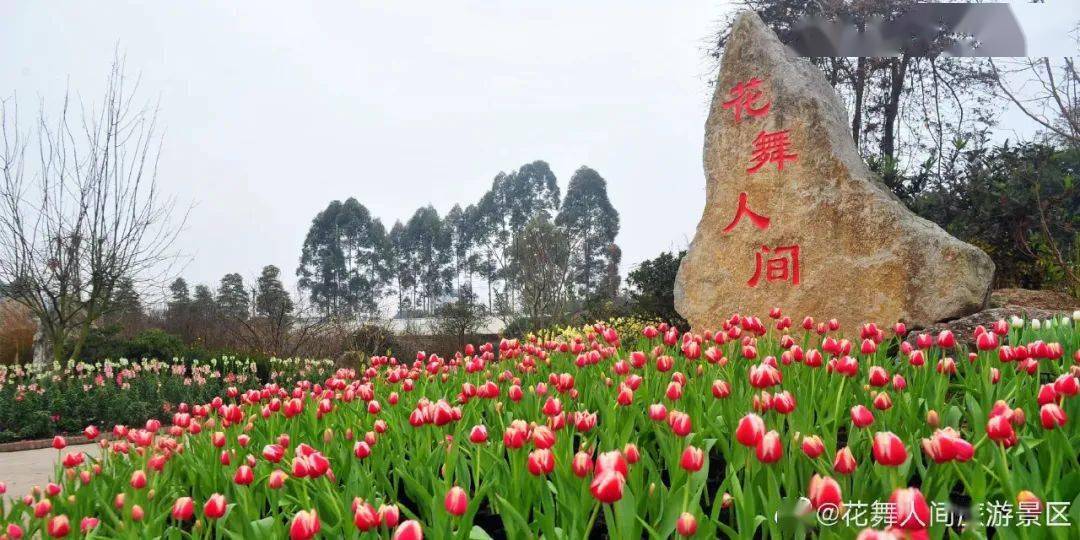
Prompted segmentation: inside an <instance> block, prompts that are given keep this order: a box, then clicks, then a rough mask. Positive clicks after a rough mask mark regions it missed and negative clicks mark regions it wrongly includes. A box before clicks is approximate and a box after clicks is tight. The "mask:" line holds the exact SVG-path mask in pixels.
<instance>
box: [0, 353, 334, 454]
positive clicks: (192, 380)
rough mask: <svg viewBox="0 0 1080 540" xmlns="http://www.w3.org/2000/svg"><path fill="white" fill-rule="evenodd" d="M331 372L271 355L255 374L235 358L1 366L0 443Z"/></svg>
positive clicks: (139, 419)
mask: <svg viewBox="0 0 1080 540" xmlns="http://www.w3.org/2000/svg"><path fill="white" fill-rule="evenodd" d="M332 371H333V368H332V364H331V363H330V362H329V361H297V360H277V359H274V360H271V361H270V365H269V372H268V373H265V374H264V375H263V377H262V378H260V377H259V376H257V366H256V364H255V362H250V361H247V360H238V359H235V358H222V359H212V360H209V361H206V362H199V361H198V360H195V361H192V362H190V363H188V362H181V361H172V362H165V361H161V360H141V361H128V360H125V359H120V360H116V361H109V360H106V361H104V362H101V363H97V364H87V363H83V362H78V363H75V362H72V363H70V364H68V365H67V366H59V365H54V366H50V367H49V368H48V369H37V368H35V367H33V366H3V365H0V443H3V442H8V441H13V440H21V439H32V438H42V437H52V436H53V435H55V434H58V433H76V432H79V431H81V430H82V429H83V428H84V427H86V426H87V425H99V426H104V425H108V426H112V425H114V424H142V423H143V422H145V421H146V420H149V419H152V418H158V419H163V420H164V419H167V418H169V417H170V416H171V415H172V413H173V412H175V408H176V405H177V404H178V403H183V402H186V403H201V402H205V401H209V400H210V399H212V398H213V397H214V396H218V395H224V394H225V392H226V391H227V389H228V388H230V387H231V388H237V389H241V390H246V389H249V388H257V387H260V386H261V385H262V384H263V383H264V382H267V381H266V380H261V379H269V381H270V382H277V383H279V384H286V385H291V384H292V383H293V382H295V381H298V380H300V379H303V378H308V377H312V376H316V377H317V376H324V375H325V374H328V373H330V372H332Z"/></svg>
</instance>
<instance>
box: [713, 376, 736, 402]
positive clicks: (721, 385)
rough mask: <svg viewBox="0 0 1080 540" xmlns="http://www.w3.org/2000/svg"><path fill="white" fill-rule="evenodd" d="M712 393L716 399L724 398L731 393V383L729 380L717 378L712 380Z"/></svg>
mask: <svg viewBox="0 0 1080 540" xmlns="http://www.w3.org/2000/svg"><path fill="white" fill-rule="evenodd" d="M712 394H713V396H714V397H715V398H716V399H723V398H726V397H728V396H730V395H731V385H729V384H728V383H727V381H722V380H720V379H716V380H715V381H713V382H712Z"/></svg>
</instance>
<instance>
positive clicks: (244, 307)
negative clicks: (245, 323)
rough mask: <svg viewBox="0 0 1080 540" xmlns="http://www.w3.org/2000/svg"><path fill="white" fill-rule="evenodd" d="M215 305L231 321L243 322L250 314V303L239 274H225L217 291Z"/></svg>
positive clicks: (242, 279)
mask: <svg viewBox="0 0 1080 540" xmlns="http://www.w3.org/2000/svg"><path fill="white" fill-rule="evenodd" d="M217 305H218V309H219V310H220V312H221V314H222V315H223V316H225V317H228V318H231V319H238V320H245V319H247V318H248V316H249V315H250V314H251V301H250V299H249V298H248V291H247V289H246V288H244V278H243V277H242V276H241V275H240V274H235V273H234V274H225V276H224V277H222V278H221V284H220V285H219V286H218V290H217Z"/></svg>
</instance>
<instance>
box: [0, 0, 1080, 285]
mask: <svg viewBox="0 0 1080 540" xmlns="http://www.w3.org/2000/svg"><path fill="white" fill-rule="evenodd" d="M494 4H495V3H493V2H479V1H477V2H458V1H455V2H450V1H439V2H390V1H385V2H318V3H317V4H315V5H314V6H309V5H307V3H301V2H252V3H243V4H242V6H243V7H240V5H241V4H239V3H234V2H229V3H218V2H170V3H164V2H155V3H148V5H137V4H126V3H117V2H77V3H69V2H64V3H60V2H21V3H18V5H16V3H15V2H5V3H4V4H3V6H0V51H2V53H0V54H2V55H3V61H4V69H3V70H0V96H3V97H7V96H10V95H12V94H14V93H17V94H18V101H19V102H20V104H21V105H22V106H23V107H24V109H25V110H32V109H34V108H36V106H37V104H38V100H39V99H44V100H45V102H46V104H48V105H56V104H57V103H58V100H59V98H60V97H61V96H62V94H63V92H64V89H65V88H66V87H69V86H70V88H71V89H72V90H73V91H75V92H78V93H79V94H80V95H81V96H82V98H83V99H84V100H86V101H88V102H89V101H95V100H97V99H99V96H100V94H101V90H102V87H103V82H104V79H105V75H106V72H107V69H108V67H109V64H110V61H111V59H112V56H113V51H114V49H116V48H117V47H119V49H120V50H121V51H122V52H124V53H125V54H126V56H127V66H128V71H129V72H131V73H136V74H140V75H141V77H142V87H141V88H142V97H144V98H146V99H149V100H160V106H161V113H160V117H159V119H160V121H161V123H162V124H163V125H164V126H165V128H166V131H165V142H164V149H163V153H162V156H161V162H160V169H159V182H160V184H161V185H162V187H163V189H164V190H165V191H166V192H167V193H170V194H173V195H175V196H177V198H178V200H179V201H181V203H184V204H194V205H195V206H194V209H193V210H192V212H191V214H190V217H189V219H188V222H187V225H186V229H185V230H184V232H183V234H182V235H181V236H180V241H179V243H178V245H177V246H176V247H177V249H179V250H180V251H182V252H183V253H184V254H186V256H187V260H188V261H189V262H188V263H187V265H186V267H185V268H184V269H183V274H184V276H185V277H186V278H188V280H189V281H190V282H194V283H210V284H216V283H217V281H218V280H219V279H220V277H221V276H222V275H223V274H225V273H228V272H239V273H241V274H242V275H244V276H245V278H251V277H254V276H255V275H257V273H258V271H259V269H260V268H261V267H262V266H263V265H266V264H275V265H277V266H279V267H281V268H282V270H283V274H284V275H285V277H286V278H287V282H288V284H289V285H290V286H291V285H292V283H294V282H295V278H294V271H295V269H296V265H297V262H298V258H299V254H300V246H301V244H302V242H303V239H304V235H305V233H306V231H307V228H308V225H309V224H310V221H311V219H312V217H314V215H315V214H316V213H317V212H318V211H319V210H321V209H323V208H324V207H325V206H326V205H327V203H329V202H330V201H331V200H334V199H345V198H347V197H356V198H357V199H358V200H359V201H360V202H361V203H363V204H364V205H365V206H367V207H368V208H369V209H370V210H371V212H372V213H373V214H374V215H375V216H378V217H380V218H382V220H383V222H384V223H386V225H387V227H389V226H390V225H391V224H393V222H394V221H395V220H398V219H400V220H403V221H404V220H406V219H408V217H409V216H410V215H411V214H412V213H413V211H415V209H416V208H418V207H420V206H423V205H427V204H432V205H434V206H435V208H436V209H437V210H438V211H439V212H440V214H445V212H446V211H447V210H448V209H449V208H450V207H451V206H452V205H453V204H455V203H461V204H462V205H463V206H464V205H466V204H469V203H472V202H475V201H476V200H477V199H478V198H479V197H480V196H481V195H482V194H483V193H484V191H486V190H487V189H488V188H489V187H490V185H491V180H492V178H493V177H494V176H495V174H496V173H498V172H499V171H508V170H511V169H515V168H517V167H518V166H520V165H522V164H524V163H527V162H530V161H533V160H536V159H543V160H546V161H547V162H548V163H550V164H551V167H552V169H553V170H554V172H555V174H556V175H557V176H558V178H559V184H560V187H561V189H562V190H563V192H564V193H565V190H566V185H567V182H568V181H569V179H570V176H571V174H572V173H573V171H574V170H575V169H577V168H578V167H579V166H581V165H589V166H590V167H592V168H594V169H596V170H597V171H599V172H600V174H601V175H603V176H604V178H606V179H607V182H608V193H609V196H610V198H611V202H612V204H613V205H614V206H615V208H616V209H618V210H619V212H620V213H621V216H622V229H621V232H620V233H619V237H618V239H617V241H618V243H619V245H620V246H622V248H623V254H624V255H623V275H625V273H626V270H627V269H628V268H630V267H632V266H633V265H636V264H637V263H639V262H640V261H642V260H644V259H646V258H651V257H653V256H655V255H656V254H658V253H659V252H660V251H663V250H674V249H680V248H683V247H685V246H686V244H688V242H689V240H690V238H691V237H692V236H693V232H694V227H695V225H696V223H697V220H698V218H699V217H700V215H701V211H702V207H703V204H704V202H703V197H704V179H703V174H702V165H701V148H702V135H703V131H704V126H703V123H704V120H705V116H706V113H707V105H708V100H709V95H710V89H709V84H708V75H709V73H710V66H711V63H710V61H709V59H708V58H707V57H706V55H705V48H706V41H707V38H708V37H709V36H710V35H711V34H712V33H713V32H714V31H715V28H716V25H717V23H718V21H719V20H720V19H721V18H722V16H723V15H724V13H726V11H727V9H728V4H729V2H724V1H717V0H713V1H706V0H680V1H679V2H657V1H648V2H627V1H624V0H610V1H598V0H596V1H590V2H580V1H573V2H572V1H554V2H552V1H548V2H542V3H541V2H529V3H525V2H512V3H511V2H507V3H504V4H502V6H503V7H501V8H500V7H498V6H496V5H494ZM1070 4H1071V5H1072V9H1074V8H1075V6H1076V4H1075V0H1064V4H1063V6H1065V9H1066V10H1071V9H1070V8H1068V7H1067V6H1069V5H1070ZM1061 6H1062V4H1059V9H1060V7H1061ZM1051 9H1053V8H1051ZM1021 18H1022V19H1023V17H1021ZM1030 18H1031V17H1029V19H1030ZM1038 18H1039V17H1035V18H1034V19H1038ZM1043 19H1045V20H1047V21H1052V20H1054V18H1053V17H1051V18H1045V17H1043ZM1044 24H1051V23H1049V22H1047V23H1044ZM1025 27H1026V28H1027V25H1025ZM1030 35H1031V34H1030V32H1029V36H1030ZM1031 45H1032V44H1031V42H1030V40H1029V47H1030V46H1031ZM25 110H24V113H25Z"/></svg>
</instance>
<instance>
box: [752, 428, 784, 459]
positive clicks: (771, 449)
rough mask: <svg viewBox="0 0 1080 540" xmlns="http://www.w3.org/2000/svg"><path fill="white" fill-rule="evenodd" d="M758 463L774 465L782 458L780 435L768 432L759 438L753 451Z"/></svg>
mask: <svg viewBox="0 0 1080 540" xmlns="http://www.w3.org/2000/svg"><path fill="white" fill-rule="evenodd" d="M755 454H756V455H757V458H758V461H760V462H762V463H775V462H777V461H780V458H781V457H783V454H784V449H783V446H782V445H781V444H780V434H779V433H777V432H776V431H775V430H773V431H770V432H768V433H766V434H765V436H763V437H762V438H761V441H759V442H758V444H757V448H756V449H755Z"/></svg>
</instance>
